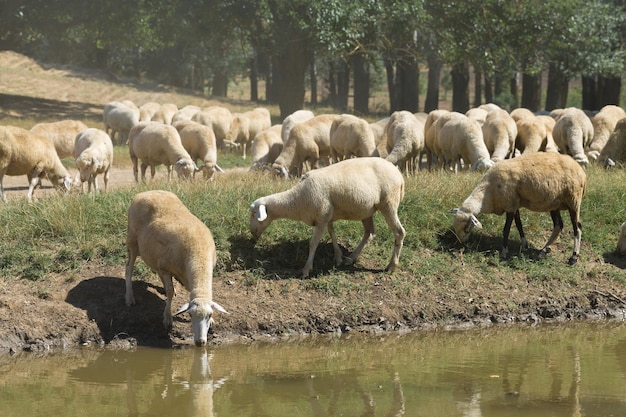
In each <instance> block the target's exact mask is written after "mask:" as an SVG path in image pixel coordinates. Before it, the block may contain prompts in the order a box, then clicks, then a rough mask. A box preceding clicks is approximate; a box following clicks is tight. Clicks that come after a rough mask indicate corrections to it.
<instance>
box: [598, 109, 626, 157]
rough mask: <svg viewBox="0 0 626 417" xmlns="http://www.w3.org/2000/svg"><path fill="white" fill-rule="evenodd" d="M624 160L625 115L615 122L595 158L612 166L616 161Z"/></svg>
mask: <svg viewBox="0 0 626 417" xmlns="http://www.w3.org/2000/svg"><path fill="white" fill-rule="evenodd" d="M624 161H626V117H624V118H623V119H620V120H619V121H618V122H617V124H616V125H615V129H613V132H611V135H610V136H609V140H608V141H607V142H606V145H604V148H602V151H601V152H600V156H598V160H597V162H598V163H600V164H602V165H604V166H614V165H615V163H616V162H624Z"/></svg>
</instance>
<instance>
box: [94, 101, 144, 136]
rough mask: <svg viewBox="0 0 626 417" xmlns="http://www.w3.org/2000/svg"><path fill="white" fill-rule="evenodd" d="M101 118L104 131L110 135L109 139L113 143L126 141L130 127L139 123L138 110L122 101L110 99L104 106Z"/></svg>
mask: <svg viewBox="0 0 626 417" xmlns="http://www.w3.org/2000/svg"><path fill="white" fill-rule="evenodd" d="M102 119H103V122H104V131H105V132H106V133H107V134H108V135H109V136H110V137H111V140H113V142H114V143H117V144H123V143H126V142H127V141H128V132H130V129H132V128H133V126H135V125H136V124H137V123H139V112H135V110H134V109H132V108H130V107H128V106H127V105H126V104H124V103H121V102H119V101H112V102H110V103H108V104H106V105H105V106H104V110H103V113H102ZM109 132H110V133H109ZM116 134H117V135H116ZM116 137H117V138H118V139H117V140H116Z"/></svg>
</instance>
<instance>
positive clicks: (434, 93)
mask: <svg viewBox="0 0 626 417" xmlns="http://www.w3.org/2000/svg"><path fill="white" fill-rule="evenodd" d="M440 83H441V61H440V60H439V57H438V56H435V55H434V54H433V56H429V58H428V87H427V88H426V102H425V103H424V111H425V112H427V113H429V112H431V111H433V110H436V109H438V108H439V84H440Z"/></svg>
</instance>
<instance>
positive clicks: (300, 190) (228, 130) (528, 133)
mask: <svg viewBox="0 0 626 417" xmlns="http://www.w3.org/2000/svg"><path fill="white" fill-rule="evenodd" d="M103 123H104V129H103V130H101V129H95V128H88V127H87V126H86V125H84V124H83V123H82V122H78V121H73V120H65V121H60V122H55V123H41V124H38V125H36V126H34V127H33V128H32V129H30V130H26V129H21V128H17V127H11V126H2V127H0V191H1V193H2V199H3V200H5V201H6V196H5V193H4V188H3V187H2V179H3V177H4V175H5V174H6V175H26V176H27V177H28V180H29V189H28V193H27V198H28V199H29V200H31V199H32V195H33V191H34V189H35V188H36V187H37V185H38V184H39V183H40V181H41V179H42V178H45V177H47V178H48V180H50V182H51V183H52V184H53V185H54V186H56V187H57V188H61V189H63V190H65V191H69V189H70V187H72V185H73V184H80V185H81V187H82V184H83V183H84V182H87V183H88V192H90V191H91V189H92V187H93V189H94V190H95V191H97V190H98V181H97V176H98V175H102V176H103V178H104V188H105V191H106V189H107V184H108V179H109V171H110V168H111V165H112V161H113V145H114V144H117V145H123V144H127V146H128V150H129V154H130V158H131V160H132V162H133V173H134V177H135V180H136V181H139V167H141V178H142V180H145V173H146V170H147V168H148V167H150V169H151V176H152V177H154V176H155V168H156V166H158V165H164V166H165V167H166V168H167V172H168V179H171V176H172V168H173V170H174V171H176V173H177V176H178V177H179V178H187V179H188V178H194V177H195V174H196V173H197V172H202V173H203V176H204V178H205V179H207V180H212V179H213V178H215V173H216V172H222V171H223V170H222V169H221V168H220V167H219V165H218V163H217V156H218V149H220V148H227V147H228V148H231V150H235V151H237V152H241V154H242V157H243V158H247V153H248V151H250V153H251V164H250V170H270V171H272V172H274V173H275V174H276V175H277V176H278V177H288V176H297V177H301V181H300V182H298V183H297V184H296V185H295V186H293V187H292V188H291V189H289V190H287V191H284V192H281V193H276V194H272V195H269V196H265V197H262V198H259V199H257V200H256V201H254V202H253V203H252V204H251V206H250V231H251V233H252V235H253V236H254V237H255V238H258V237H259V236H260V235H261V234H262V233H263V231H264V230H265V229H266V228H267V227H268V226H269V224H270V223H271V222H272V221H273V220H275V219H279V218H289V219H294V220H300V221H303V222H304V223H306V224H308V225H310V226H313V227H314V233H313V237H312V238H311V241H310V245H309V255H308V258H307V261H306V263H305V265H304V267H303V269H302V271H301V272H302V275H303V276H308V275H309V273H310V272H311V270H312V268H313V259H314V255H315V251H316V248H317V246H318V244H319V241H320V239H321V237H322V235H323V233H324V231H325V230H328V232H329V234H330V236H331V238H332V243H333V249H334V257H335V263H336V264H337V265H340V264H348V265H349V264H352V263H354V262H355V261H356V259H357V257H358V256H359V254H360V252H361V251H362V249H363V248H364V247H365V246H366V245H367V243H368V242H370V241H371V239H373V237H374V221H373V215H374V213H375V212H376V211H380V212H381V214H382V215H383V216H384V218H385V220H386V222H387V224H388V225H389V227H390V229H391V231H392V233H393V235H394V248H393V252H392V256H391V259H390V261H389V264H388V266H387V268H386V270H389V271H390V270H393V269H394V268H395V267H396V266H397V265H398V262H399V256H400V252H401V249H402V245H403V240H404V237H405V234H406V232H405V229H404V228H403V226H402V224H401V223H400V220H399V219H398V206H399V205H400V203H401V201H402V199H403V197H404V176H405V175H413V174H415V173H416V172H417V171H418V170H419V169H424V168H426V169H435V167H437V169H446V170H453V171H454V172H457V171H458V170H460V169H470V170H480V171H484V172H485V174H484V176H483V178H482V180H481V181H480V182H479V184H478V185H477V186H476V188H475V189H474V191H473V192H472V193H471V194H470V196H468V197H467V199H466V200H465V201H464V202H463V204H462V205H461V206H460V207H459V208H457V209H453V210H452V211H453V212H454V213H455V215H454V222H453V227H454V231H455V234H456V236H457V237H458V239H459V240H460V241H461V242H465V241H467V239H468V237H469V234H470V232H471V230H472V229H473V228H481V227H482V226H481V224H480V222H479V221H478V218H477V216H478V215H479V214H481V213H495V214H498V215H499V214H502V213H506V221H505V228H504V231H503V248H502V251H501V257H502V258H506V257H507V256H508V236H509V232H510V227H511V225H512V223H513V221H515V225H516V227H517V229H518V231H519V234H520V238H521V240H522V246H523V247H524V248H527V242H526V238H525V235H524V232H523V228H522V224H521V220H520V215H519V209H520V208H521V207H525V208H528V209H530V210H534V211H547V212H550V214H551V216H552V220H553V231H552V234H551V236H550V238H549V239H548V242H547V243H546V245H545V246H544V248H543V249H542V250H541V253H542V254H545V253H548V252H549V251H550V245H551V244H552V243H553V242H554V240H555V239H556V238H557V237H558V235H559V234H560V232H561V230H562V229H563V220H562V218H561V215H560V211H561V210H568V211H569V214H570V219H571V222H572V226H573V229H574V250H573V254H572V256H571V257H570V259H569V263H570V264H574V263H575V262H576V261H577V259H578V256H579V250H580V242H581V223H580V206H581V201H582V198H583V195H584V192H585V187H586V181H587V180H586V175H585V170H584V168H585V167H586V166H587V165H588V164H589V161H590V160H592V161H596V162H597V163H601V164H604V165H607V166H608V165H614V164H615V163H616V162H617V161H624V158H625V156H626V152H625V146H624V143H625V142H624V138H625V135H626V112H624V110H622V109H621V108H620V107H618V106H606V107H604V108H603V109H602V110H601V111H600V112H598V113H597V114H595V115H593V116H591V115H588V114H586V113H585V112H583V111H582V110H580V109H577V108H567V109H559V110H555V111H553V112H551V113H550V114H542V115H536V114H534V113H532V112H530V111H528V110H527V109H522V108H519V109H515V110H513V111H511V112H508V111H506V110H504V109H501V108H500V107H498V106H496V105H495V104H486V105H482V106H480V107H477V108H473V109H470V110H469V111H468V112H467V113H466V114H462V113H458V112H451V111H447V110H434V111H432V112H430V113H428V114H426V113H415V114H413V113H411V112H408V111H396V112H394V113H393V114H392V115H391V116H390V117H388V118H384V119H382V120H380V121H377V122H373V123H370V122H368V121H366V120H365V119H363V118H360V117H357V116H354V115H349V114H321V115H315V114H314V113H312V112H311V111H308V110H300V111H297V112H295V113H293V114H292V115H290V116H288V117H287V118H285V119H284V120H283V122H282V123H281V124H278V125H273V126H272V123H271V118H270V113H269V111H268V110H267V109H265V108H255V109H253V110H250V111H248V112H244V113H231V112H230V111H229V110H228V109H226V108H224V107H220V106H212V107H208V108H200V107H197V106H185V107H183V108H180V109H179V108H178V107H177V106H176V105H173V104H158V103H152V102H150V103H146V104H144V105H142V106H140V107H137V106H136V105H135V104H133V103H132V102H130V101H123V102H122V101H120V102H117V101H116V102H111V103H108V104H107V105H106V106H105V107H104V110H103ZM69 156H72V157H73V158H75V163H76V168H77V171H78V176H77V178H75V179H72V178H71V177H70V175H69V173H68V171H67V169H66V168H65V167H64V166H63V164H62V163H61V159H62V158H66V157H69ZM424 157H425V161H424ZM198 161H200V163H199V164H198ZM172 219H176V221H172ZM340 219H341V220H360V221H361V222H362V224H363V228H364V234H363V238H362V240H361V242H360V244H359V245H358V247H357V248H356V249H355V250H354V251H353V252H352V254H350V255H349V256H347V257H344V255H343V253H342V250H341V248H340V247H339V245H338V244H337V238H336V235H335V231H334V228H333V222H334V221H335V220H340ZM198 231H202V232H201V233H198ZM623 231H624V233H622V237H621V238H620V243H619V244H618V248H619V249H620V250H623V251H624V252H626V223H625V226H624V227H623ZM164 242H167V243H164ZM126 246H127V250H128V261H127V264H126V303H127V304H128V305H131V304H134V302H135V300H134V296H133V291H132V283H131V278H132V272H133V267H134V262H135V260H136V257H137V256H140V257H141V258H142V259H143V261H144V262H145V263H146V264H147V265H148V266H149V267H150V268H151V269H153V270H154V271H156V272H157V273H158V275H159V277H160V278H161V280H162V282H163V285H164V287H165V292H166V297H167V300H166V307H165V310H164V313H163V323H164V325H165V326H166V327H170V326H171V325H172V312H171V300H172V297H173V295H174V287H173V282H172V279H173V278H176V279H177V280H178V281H180V282H181V283H182V284H183V285H184V287H185V288H186V289H187V290H189V292H190V302H189V303H188V304H186V305H185V307H184V308H183V309H181V310H180V311H179V312H178V313H176V314H180V313H182V312H185V311H188V312H189V313H190V314H191V317H192V327H193V331H194V340H195V343H196V344H197V345H204V344H206V338H207V332H208V330H209V328H210V326H211V323H212V321H213V319H212V315H213V311H214V309H216V310H218V311H223V312H224V311H225V310H224V308H222V307H221V306H220V305H219V304H217V303H215V302H214V301H213V299H212V274H213V268H214V266H215V262H216V251H215V244H214V242H213V238H212V237H211V232H210V230H209V229H208V228H207V227H206V226H205V225H204V224H203V222H202V221H200V220H199V219H197V218H196V217H195V216H194V215H193V214H191V213H190V212H189V211H188V210H187V208H186V207H185V206H184V205H183V203H182V202H181V201H180V200H179V199H178V197H176V196H175V195H174V194H172V193H169V192H165V191H158V190H156V191H147V192H143V193H140V194H137V195H136V196H135V198H134V199H133V201H132V203H131V205H130V208H129V211H128V233H127V242H126Z"/></svg>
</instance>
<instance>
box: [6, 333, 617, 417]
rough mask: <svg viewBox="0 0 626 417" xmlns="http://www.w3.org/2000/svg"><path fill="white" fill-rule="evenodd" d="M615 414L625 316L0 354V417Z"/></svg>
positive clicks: (501, 416)
mask: <svg viewBox="0 0 626 417" xmlns="http://www.w3.org/2000/svg"><path fill="white" fill-rule="evenodd" d="M34 415H37V416H64V417H70V416H81V417H82V416H85V417H86V416H89V417H98V416H126V415H128V416H177V417H181V416H205V417H208V416H220V417H230V416H236V417H240V416H259V417H261V416H263V417H265V416H268V417H269V416H272V417H277V416H289V417H293V416H313V417H320V416H369V417H375V416H385V417H386V416H411V417H413V416H415V417H419V416H424V417H440V416H441V417H444V416H445V417H452V416H472V417H480V416H485V417H487V416H498V417H508V416H529V417H531V416H532V417H539V416H542V417H543V416H554V417H557V416H568V417H578V416H585V417H590V416H626V324H618V323H600V324H585V325H576V326H565V327H563V326H558V327H557V326H539V327H534V328H528V327H515V328H491V329H485V330H468V331H448V332H443V331H441V332H416V333H411V334H407V335H404V336H401V335H387V336H385V337H376V338H374V337H372V338H365V337H362V336H353V337H343V338H338V339H334V340H319V339H317V340H313V339H306V340H304V341H289V342H281V343H278V344H261V343H257V344H251V345H232V346H231V345H229V346H220V347H215V348H208V349H206V350H205V349H201V348H192V347H190V348H185V349H152V348H138V349H137V350H135V351H110V350H105V351H98V350H94V349H92V348H90V349H85V350H80V351H75V352H71V353H63V354H48V355H46V356H42V357H38V356H35V355H33V354H20V355H16V356H8V355H5V356H0V416H3V417H11V416H20V417H23V416H34Z"/></svg>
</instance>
